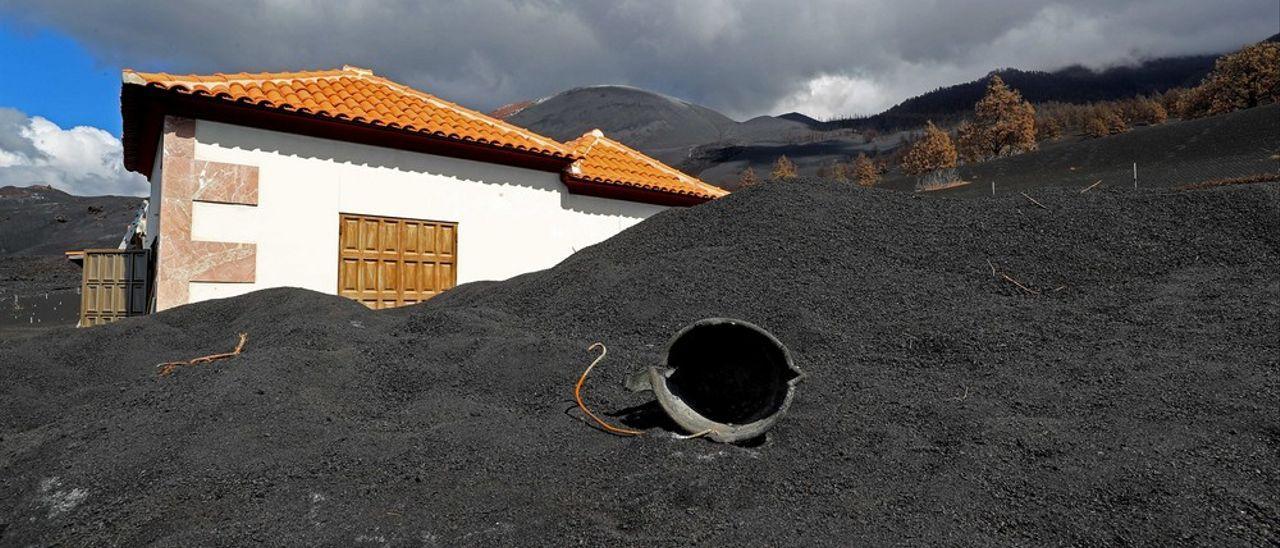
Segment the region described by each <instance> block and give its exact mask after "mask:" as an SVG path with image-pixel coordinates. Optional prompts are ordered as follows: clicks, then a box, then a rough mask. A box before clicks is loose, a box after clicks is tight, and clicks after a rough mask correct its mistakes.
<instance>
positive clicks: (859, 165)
mask: <svg viewBox="0 0 1280 548" xmlns="http://www.w3.org/2000/svg"><path fill="white" fill-rule="evenodd" d="M852 171H853V180H854V181H855V182H857V183H858V186H862V187H873V186H876V183H879V182H880V169H879V168H877V167H876V164H875V162H872V161H871V159H870V158H867V155H866V154H859V155H858V157H857V158H855V159H854V160H853V167H852Z"/></svg>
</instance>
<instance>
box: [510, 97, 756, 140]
mask: <svg viewBox="0 0 1280 548" xmlns="http://www.w3.org/2000/svg"><path fill="white" fill-rule="evenodd" d="M506 119H507V121H508V122H511V123H513V124H516V125H518V126H522V127H526V128H529V129H531V130H533V131H536V132H538V133H541V134H543V135H546V136H548V137H551V138H553V139H556V140H559V141H568V140H571V139H575V138H577V137H578V136H580V135H582V134H583V133H586V132H588V131H591V130H592V129H597V128H598V129H600V130H602V131H604V133H605V135H608V136H609V137H611V138H614V139H617V140H619V141H622V142H624V143H627V144H628V145H630V146H634V147H638V148H641V149H662V148H671V147H680V146H687V145H694V144H701V143H707V142H712V141H717V140H720V139H722V138H723V137H724V136H725V133H726V131H727V130H728V128H730V127H732V126H733V125H734V123H735V122H734V121H733V120H731V119H729V117H727V116H725V115H723V114H720V113H719V112H716V111H714V110H711V109H709V108H706V107H703V106H700V105H695V104H693V103H690V102H688V101H682V100H680V99H676V98H674V97H669V96H666V95H662V94H659V93H654V92H651V91H645V90H642V89H638V88H632V87H626V86H591V87H582V88H574V89H571V90H568V91H564V92H561V93H557V94H555V95H552V96H550V97H546V98H543V99H538V100H536V101H533V102H532V103H531V104H529V105H528V106H526V107H524V108H522V109H519V110H517V111H516V112H514V113H513V114H511V115H510V116H508V117H507V118H506Z"/></svg>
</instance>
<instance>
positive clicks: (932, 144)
mask: <svg viewBox="0 0 1280 548" xmlns="http://www.w3.org/2000/svg"><path fill="white" fill-rule="evenodd" d="M955 167H956V147H955V145H954V144H952V142H951V136H949V135H947V133H946V132H944V131H942V130H940V129H938V126H935V125H933V122H932V121H930V122H929V123H928V124H927V125H926V126H925V128H924V136H923V137H921V138H920V140H919V141H916V142H915V144H913V145H911V149H910V150H908V151H907V153H906V155H905V156H903V157H902V171H903V172H905V173H907V174H908V175H924V174H928V173H932V172H935V171H939V170H943V169H952V168H955Z"/></svg>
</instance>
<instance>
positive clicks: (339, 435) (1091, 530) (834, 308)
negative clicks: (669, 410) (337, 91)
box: [0, 181, 1280, 546]
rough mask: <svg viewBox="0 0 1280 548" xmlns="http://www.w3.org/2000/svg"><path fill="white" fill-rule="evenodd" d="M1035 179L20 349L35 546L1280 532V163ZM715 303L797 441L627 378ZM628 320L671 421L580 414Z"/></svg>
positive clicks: (224, 308)
mask: <svg viewBox="0 0 1280 548" xmlns="http://www.w3.org/2000/svg"><path fill="white" fill-rule="evenodd" d="M1032 196H1033V197H1034V198H1036V200H1037V201H1039V202H1040V203H1042V204H1044V205H1045V206H1046V208H1045V209H1041V208H1039V207H1036V206H1035V205H1034V204H1032V203H1030V202H1029V201H1027V200H1026V199H1024V198H1023V197H1021V196H1017V195H1009V196H1000V197H996V198H979V199H973V200H955V199H947V198H924V199H922V198H919V197H917V196H915V195H911V194H905V193H895V192H889V191H882V190H863V189H858V188H852V187H851V186H849V185H836V184H829V183H821V182H811V181H810V182H795V183H783V184H771V185H766V186H762V187H757V188H753V189H748V190H745V191H741V192H737V193H735V194H733V195H732V196H729V197H728V198H725V199H723V200H718V201H717V202H715V203H711V204H707V205H704V206H699V207H696V208H691V209H687V210H671V211H668V212H665V213H662V214H660V215H657V216H655V217H653V218H652V219H650V220H648V221H646V222H644V223H641V224H639V225H637V226H636V227H634V228H631V229H629V230H627V231H625V232H623V233H622V234H620V235H618V236H616V237H614V238H612V239H610V240H609V241H606V242H604V243H602V244H599V245H596V246H593V247H591V248H588V249H585V250H583V251H581V252H579V253H577V254H575V255H574V256H572V257H570V258H568V259H566V260H565V261H564V262H563V263H561V264H560V265H558V266H556V267H555V268H552V269H550V270H547V271H542V272H536V273H531V274H527V275H523V276H520V277H517V278H514V279H511V280H508V281H505V282H501V283H477V284H469V285H465V286H462V287H459V288H457V289H455V290H453V291H450V292H449V293H447V294H445V295H443V296H441V297H438V298H436V299H434V300H432V301H431V302H428V303H426V304H423V305H419V306H414V307H408V308H404V309H398V310H392V311H383V312H372V311H368V310H365V309H364V308H362V307H361V306H360V305H358V304H357V303H354V302H351V301H347V300H344V299H341V298H338V297H333V296H327V295H322V294H318V293H313V292H308V291H303V290H298V289H273V290H267V291H261V292H257V293H253V294H249V295H245V296H242V297H237V298H232V299H226V300H219V301H210V302H206V303H200V304H196V305H192V306H186V307H181V308H179V309H175V310H172V311H168V312H165V313H161V314H156V315H153V316H149V317H140V318H131V319H128V320H125V321H121V322H118V323H116V324H112V325H108V326H103V327H97V328H90V329H80V330H76V329H72V328H60V329H57V330H54V331H52V332H50V333H48V334H47V335H42V336H34V337H29V338H23V339H20V340H16V341H15V342H13V343H12V344H10V345H7V346H5V347H4V348H2V349H0V545H28V544H40V545H46V544H74V545H103V544H125V545H148V544H151V545H210V544H217V545H246V544H267V545H282V544H283V545H294V544H326V545H344V546H352V545H366V544H368V545H409V546H414V545H427V546H431V545H440V546H456V545H485V546H493V545H530V544H532V545H571V544H586V545H690V544H716V545H726V544H727V545H738V544H742V545H848V544H855V545H856V544H867V545H889V544H943V545H1045V544H1092V545H1096V544H1108V545H1109V544H1169V543H1193V544H1207V545H1260V544H1268V543H1272V544H1274V543H1277V542H1280V525H1277V524H1280V337H1277V336H1276V332H1277V326H1278V325H1280V275H1278V274H1277V272H1280V185H1277V184H1261V185H1247V186H1237V187H1225V188H1219V189H1213V190H1207V191H1200V192H1183V193H1172V192H1169V191H1156V190H1142V191H1119V190H1115V191H1109V190H1108V191H1100V192H1090V193H1088V194H1083V195H1082V194H1079V193H1077V192H1075V191H1058V192H1053V191H1039V192H1034V193H1032ZM993 272H994V274H993ZM1002 275H1003V276H1008V279H1006V278H1005V277H1003V276H1002ZM1010 280H1016V281H1017V282H1018V284H1021V285H1022V286H1024V287H1025V288H1026V290H1024V289H1021V288H1019V287H1018V286H1017V285H1015V284H1014V283H1013V282H1012V281H1010ZM708 316H729V317H738V318H741V319H744V320H748V321H751V322H753V323H756V324H759V325H761V326H762V327H764V328H766V329H769V330H770V331H772V332H773V333H774V334H776V335H777V336H778V337H779V338H780V339H781V340H782V341H783V342H784V343H785V344H787V345H788V346H789V347H790V349H791V350H792V352H793V354H794V357H795V360H796V363H797V365H798V366H799V367H800V368H801V369H803V370H804V371H805V373H806V374H807V375H808V378H807V379H806V380H805V382H804V383H803V384H801V385H800V387H799V391H798V394H797V397H796V400H795V402H794V403H793V405H792V407H791V410H790V412H789V414H788V415H786V416H785V417H783V418H782V420H781V421H780V422H779V423H778V425H777V426H776V427H775V428H774V429H773V430H772V431H770V433H769V435H768V437H767V439H766V440H763V441H762V442H757V443H752V444H748V445H743V446H736V445H723V444H716V443H713V442H710V441H708V440H705V439H693V440H681V439H676V438H674V437H673V436H672V433H671V432H670V431H669V430H668V429H666V427H664V424H663V423H662V422H661V421H658V420H654V419H653V416H652V413H651V411H652V406H651V404H650V402H649V401H648V399H649V396H648V395H635V394H630V393H628V392H626V391H625V389H624V388H623V387H622V380H623V378H624V376H625V375H626V374H627V373H629V372H631V371H633V370H635V369H638V368H640V367H643V366H647V365H651V364H655V363H657V361H658V360H659V359H660V355H659V353H660V352H661V349H662V346H663V344H664V343H665V342H666V339H667V337H668V336H669V335H670V334H671V333H673V332H675V331H676V330H677V329H679V328H680V327H681V326H683V325H685V324H687V323H689V322H691V321H694V320H697V319H699V318H703V317H708ZM240 332H246V333H248V337H249V338H248V344H247V345H246V349H245V352H244V354H243V355H241V356H239V357H236V358H233V359H230V360H224V361H220V362H214V363H211V364H204V365H199V366H193V367H184V368H179V369H178V370H177V371H176V372H174V373H173V374H172V375H171V376H168V377H163V378H161V377H158V376H157V374H156V368H155V365H156V364H157V363H160V362H163V361H169V360H175V359H189V358H192V357H195V356H199V355H204V354H210V353H215V352H225V351H227V350H229V349H230V348H232V347H233V346H234V344H235V341H236V334H237V333H240ZM595 341H603V342H604V343H605V344H607V345H608V346H609V355H608V357H607V358H606V359H605V360H604V361H603V362H602V363H601V364H600V365H599V366H597V368H596V371H594V372H593V373H592V377H591V379H590V380H589V381H588V383H587V386H586V389H585V392H586V397H587V399H588V401H589V402H590V403H591V404H592V405H593V406H594V408H595V409H596V410H597V411H601V412H605V413H607V414H610V415H613V416H614V418H613V419H612V420H615V421H625V422H627V423H628V424H630V425H632V426H633V427H644V428H647V429H648V431H649V434H648V435H646V436H643V437H638V438H620V437H614V436H611V435H608V434H606V433H602V432H600V431H598V430H594V429H592V428H590V427H589V426H588V425H587V424H586V423H584V422H583V421H582V420H581V417H580V416H579V414H578V412H577V409H576V406H575V405H574V404H573V402H572V400H571V391H572V387H573V383H574V382H575V381H576V379H577V376H578V375H579V374H580V373H581V372H582V370H583V369H584V368H585V367H586V366H587V364H588V363H590V361H591V359H592V358H593V357H594V355H593V354H589V353H588V352H587V351H586V347H587V346H588V345H589V344H590V343H592V342H595Z"/></svg>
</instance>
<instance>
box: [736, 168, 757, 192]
mask: <svg viewBox="0 0 1280 548" xmlns="http://www.w3.org/2000/svg"><path fill="white" fill-rule="evenodd" d="M758 184H760V177H758V176H756V170H754V169H751V164H747V169H744V170H742V173H740V174H738V186H740V187H743V188H746V187H749V186H756V185H758Z"/></svg>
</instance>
